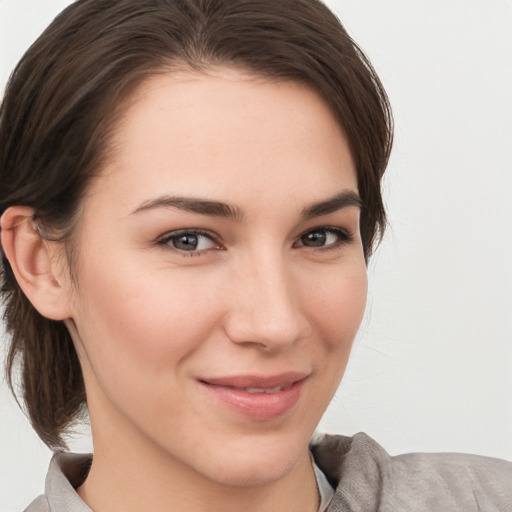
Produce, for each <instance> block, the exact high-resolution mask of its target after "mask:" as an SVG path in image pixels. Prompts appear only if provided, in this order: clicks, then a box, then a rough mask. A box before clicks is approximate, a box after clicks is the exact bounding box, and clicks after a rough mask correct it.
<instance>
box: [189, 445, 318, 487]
mask: <svg viewBox="0 0 512 512" xmlns="http://www.w3.org/2000/svg"><path fill="white" fill-rule="evenodd" d="M272 437H274V436H272ZM278 437H279V436H278ZM240 441H241V440H238V442H234V443H226V445H225V446H224V447H223V448H224V449H223V450H222V452H221V453H217V454H214V453H212V454H211V456H210V457H208V458H207V459H206V460H205V461H203V463H204V464H201V465H202V466H203V467H202V468H201V469H200V468H198V467H196V470H199V471H200V472H202V473H203V475H205V476H207V475H209V478H210V479H211V480H213V481H215V482H217V483H219V484H222V485H229V486H234V487H258V486H266V485H270V484H273V483H275V482H277V481H279V480H282V479H284V478H286V477H287V476H288V475H289V474H290V473H292V472H293V471H294V469H295V468H297V467H298V466H299V465H300V463H301V462H302V461H303V460H304V457H307V460H309V453H308V446H309V444H308V441H309V438H308V439H307V440H306V441H305V442H302V443H299V442H296V443H290V439H289V438H288V439H273V440H272V441H273V442H272V441H270V442H269V440H268V439H250V438H249V439H246V440H245V442H240Z"/></svg>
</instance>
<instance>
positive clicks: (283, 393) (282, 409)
mask: <svg viewBox="0 0 512 512" xmlns="http://www.w3.org/2000/svg"><path fill="white" fill-rule="evenodd" d="M307 377H308V375H307V374H306V373H299V372H287V373H281V374H279V375H271V376H258V375H235V376H230V377H215V378H204V379H198V382H199V384H200V385H201V386H202V387H203V389H205V390H206V391H207V392H208V393H209V394H210V395H213V396H214V397H215V399H217V400H218V401H220V402H221V403H222V404H223V405H225V406H227V407H228V409H230V410H231V411H234V412H235V413H237V414H239V415H241V416H244V417H246V418H249V419H253V420H261V421H268V420H272V419H275V418H278V417H280V416H282V415H284V414H285V413H287V412H288V411H290V410H291V409H292V408H293V407H294V406H295V405H296V404H297V402H298V401H299V398H300V395H301V390H302V386H303V384H304V383H305V382H306V380H307ZM275 388H282V389H280V390H275ZM248 389H251V390H253V391H255V390H267V391H269V392H249V391H247V390H248Z"/></svg>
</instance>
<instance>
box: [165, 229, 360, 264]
mask: <svg viewBox="0 0 512 512" xmlns="http://www.w3.org/2000/svg"><path fill="white" fill-rule="evenodd" d="M314 233H323V234H324V235H325V236H328V235H335V236H336V237H337V240H336V241H335V242H333V243H331V244H329V245H321V246H318V247H314V246H308V245H305V244H304V243H303V239H304V237H306V236H308V235H312V234H314ZM185 236H190V237H197V238H208V239H209V240H211V241H212V242H213V243H214V244H216V247H212V248H207V249H203V250H191V251H186V250H184V249H179V248H178V247H174V246H173V244H172V242H173V240H177V239H179V238H180V237H185ZM353 240H354V236H353V235H352V234H351V233H349V232H347V231H346V230H344V229H341V228H337V227H333V226H320V227H318V228H314V229H310V230H308V231H306V232H304V233H303V234H302V235H300V236H299V237H298V239H297V241H295V242H294V244H293V247H305V248H307V249H309V250H312V251H315V252H316V251H331V250H336V249H340V248H341V247H343V246H345V245H347V244H349V243H351V242H352V241H353ZM299 242H300V243H299ZM157 245H159V246H163V247H165V248H169V249H171V250H173V251H175V252H177V253H178V254H180V255H181V256H183V257H193V256H202V255H203V254H204V253H205V252H207V251H209V250H211V249H216V250H224V249H223V247H222V246H221V244H220V243H218V241H217V237H216V236H215V235H214V234H212V233H209V232H207V231H202V230H199V229H181V230H178V231H171V232H170V233H166V234H165V235H163V236H161V237H160V238H159V239H158V240H157Z"/></svg>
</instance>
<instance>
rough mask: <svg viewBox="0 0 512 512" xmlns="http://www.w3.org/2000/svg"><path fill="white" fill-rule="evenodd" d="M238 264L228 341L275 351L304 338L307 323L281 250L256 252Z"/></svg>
mask: <svg viewBox="0 0 512 512" xmlns="http://www.w3.org/2000/svg"><path fill="white" fill-rule="evenodd" d="M240 263H241V266H240V268H239V269H238V279H237V292H238V293H236V297H235V303H234V304H233V309H232V311H231V313H232V314H231V326H230V333H229V334H230V337H231V339H232V340H233V341H236V342H238V343H253V344H258V345H261V346H264V347H265V348H266V349H272V350H275V349H278V348H283V347H286V346H288V345H290V344H293V343H294V342H295V341H296V340H297V339H299V338H301V337H302V336H304V335H305V333H306V332H307V321H306V318H305V317H304V315H303V314H302V311H301V308H300V301H299V297H298V296H297V294H296V293H295V291H296V287H295V286H294V285H295V284H296V283H294V280H293V276H292V272H291V268H290V266H289V264H287V261H286V257H285V255H284V254H283V253H282V251H279V250H277V249H274V250H259V251H258V252H257V253H256V252H253V253H251V254H250V255H248V257H247V258H244V259H243V262H240Z"/></svg>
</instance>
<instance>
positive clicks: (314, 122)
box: [92, 67, 357, 201]
mask: <svg viewBox="0 0 512 512" xmlns="http://www.w3.org/2000/svg"><path fill="white" fill-rule="evenodd" d="M113 147H114V148H115V156H114V157H113V158H111V160H110V161H109V162H107V165H106V168H105V172H104V173H103V177H102V178H101V179H100V180H99V184H100V185H101V189H102V190H105V185H106V182H105V180H106V181H108V182H109V186H113V187H114V189H115V190H117V191H118V192H119V194H118V196H119V197H122V198H124V199H126V200H127V201H129V200H131V199H130V198H131V197H132V196H133V200H135V196H140V195H142V194H146V195H147V196H148V197H149V196H151V195H154V194H155V193H157V192H160V193H161V192H168V193H173V194H176V193H179V194H182V195H194V196H197V195H198V193H199V194H200V195H205V196H213V197H214V198H215V199H222V200H228V199H231V200H233V198H235V199H236V198H240V200H242V201H243V200H245V199H248V198H250V197H254V195H260V197H263V196H265V197H268V198H269V200H271V199H272V198H274V199H277V198H276V195H278V194H279V193H280V194H282V193H283V191H286V193H287V195H288V196H289V197H295V198H296V199H297V200H300V196H301V194H304V192H309V193H310V194H309V195H318V196H331V195H332V193H333V189H346V188H351V189H353V190H355V191H357V180H356V174H355V169H354V164H353V160H352V155H351V153H350V150H349V148H348V143H347V141H346V138H345V136H344V133H343V130H342V128H341V127H340V126H339V123H338V122H337V120H336V119H335V117H334V115H333V114H332V112H331V110H330V108H329V106H328V105H327V104H326V102H325V101H324V100H323V99H322V97H321V96H320V95H319V94H318V93H317V92H316V91H314V90H313V89H312V88H311V87H309V86H307V85H304V84H300V83H295V82H292V81H279V82H276V81H270V80H268V79H265V78H262V77H259V76H256V75H253V74H249V73H245V72H242V71H238V70H235V69H231V68H220V67H219V68H212V69H210V70H208V72H195V71H179V72H169V73H162V74H158V75H155V76H153V77H151V78H150V79H148V80H146V81H145V82H144V83H143V84H142V85H141V86H139V88H138V89H137V90H136V91H135V93H134V94H133V95H132V97H131V98H130V101H128V102H127V103H126V106H125V110H124V112H123V115H122V117H121V120H120V122H119V124H118V125H117V127H116V129H115V131H114V135H113ZM101 182H103V184H101ZM92 192H93V193H94V192H97V190H96V191H95V190H94V184H93V191H92Z"/></svg>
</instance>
